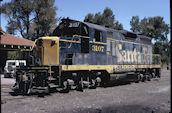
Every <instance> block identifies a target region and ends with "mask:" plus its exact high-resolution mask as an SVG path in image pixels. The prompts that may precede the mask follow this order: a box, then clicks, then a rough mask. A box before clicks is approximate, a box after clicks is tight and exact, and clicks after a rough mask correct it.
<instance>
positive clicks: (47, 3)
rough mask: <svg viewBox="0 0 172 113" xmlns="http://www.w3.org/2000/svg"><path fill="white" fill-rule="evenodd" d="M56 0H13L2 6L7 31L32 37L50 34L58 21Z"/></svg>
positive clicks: (28, 37) (24, 36)
mask: <svg viewBox="0 0 172 113" xmlns="http://www.w3.org/2000/svg"><path fill="white" fill-rule="evenodd" d="M53 5H54V0H11V1H10V2H8V3H4V4H2V6H1V9H2V13H3V14H5V15H6V17H7V20H8V24H7V26H6V27H7V32H8V33H10V34H16V33H20V34H21V36H22V37H23V38H27V39H32V40H34V39H35V38H38V37H40V36H43V35H48V34H50V32H51V30H52V28H53V27H54V26H55V23H56V21H57V18H56V17H55V16H56V10H57V8H56V7H55V6H53Z"/></svg>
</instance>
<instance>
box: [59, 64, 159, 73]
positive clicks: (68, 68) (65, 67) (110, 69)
mask: <svg viewBox="0 0 172 113" xmlns="http://www.w3.org/2000/svg"><path fill="white" fill-rule="evenodd" d="M133 68H135V69H141V68H161V66H160V65H62V70H63V71H76V70H106V71H107V72H109V73H113V72H114V69H133Z"/></svg>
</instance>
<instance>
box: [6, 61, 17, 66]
mask: <svg viewBox="0 0 172 113" xmlns="http://www.w3.org/2000/svg"><path fill="white" fill-rule="evenodd" d="M15 64H16V63H15V62H8V65H13V66H14V65H15Z"/></svg>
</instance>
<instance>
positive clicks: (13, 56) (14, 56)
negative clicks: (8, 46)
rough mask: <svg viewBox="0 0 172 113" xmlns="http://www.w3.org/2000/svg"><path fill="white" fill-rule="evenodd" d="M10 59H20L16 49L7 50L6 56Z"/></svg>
mask: <svg viewBox="0 0 172 113" xmlns="http://www.w3.org/2000/svg"><path fill="white" fill-rule="evenodd" d="M7 59H10V60H17V59H20V54H19V52H18V51H8V58H7Z"/></svg>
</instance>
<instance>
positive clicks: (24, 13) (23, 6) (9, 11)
mask: <svg viewBox="0 0 172 113" xmlns="http://www.w3.org/2000/svg"><path fill="white" fill-rule="evenodd" d="M32 3H33V1H31V0H11V2H9V3H5V4H3V5H2V13H4V14H5V15H6V16H7V17H8V25H7V32H9V33H12V34H15V32H16V31H18V32H20V34H21V35H22V37H23V38H29V29H30V22H31V19H30V16H31V12H32V10H33V6H32Z"/></svg>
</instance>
